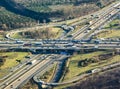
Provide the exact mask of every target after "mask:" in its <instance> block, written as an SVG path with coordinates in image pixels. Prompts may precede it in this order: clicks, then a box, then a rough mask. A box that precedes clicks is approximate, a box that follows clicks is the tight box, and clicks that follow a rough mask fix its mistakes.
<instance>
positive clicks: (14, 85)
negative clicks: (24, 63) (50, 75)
mask: <svg viewBox="0 0 120 89" xmlns="http://www.w3.org/2000/svg"><path fill="white" fill-rule="evenodd" d="M57 57H59V58H61V57H60V56H58V55H57ZM62 58H63V56H62ZM47 59H49V60H47ZM47 59H46V60H43V61H42V62H40V63H38V64H37V65H36V66H34V67H33V68H31V69H30V70H29V71H26V72H25V73H23V74H22V75H21V76H19V77H18V78H17V79H16V80H14V81H13V82H12V83H10V84H8V85H7V86H6V87H5V88H4V89H17V88H18V87H19V85H20V84H22V83H23V82H24V81H26V80H28V79H30V78H32V77H33V75H35V74H36V73H38V72H40V71H42V70H43V69H44V68H45V67H46V66H49V65H50V64H51V63H53V62H54V61H55V60H56V59H51V58H47ZM27 76H29V77H27Z"/></svg>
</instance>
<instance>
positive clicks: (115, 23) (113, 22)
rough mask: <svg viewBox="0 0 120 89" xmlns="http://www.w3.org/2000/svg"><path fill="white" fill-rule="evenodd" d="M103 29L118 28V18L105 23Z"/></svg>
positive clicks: (119, 23) (119, 25) (119, 20)
mask: <svg viewBox="0 0 120 89" xmlns="http://www.w3.org/2000/svg"><path fill="white" fill-rule="evenodd" d="M104 28H105V29H108V28H112V29H120V19H115V20H113V21H111V22H110V23H109V24H107V25H106V26H105V27H104Z"/></svg>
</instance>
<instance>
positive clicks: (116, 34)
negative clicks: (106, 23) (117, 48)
mask: <svg viewBox="0 0 120 89" xmlns="http://www.w3.org/2000/svg"><path fill="white" fill-rule="evenodd" d="M95 37H97V38H120V30H108V31H106V32H100V33H98V34H97V35H96V36H95Z"/></svg>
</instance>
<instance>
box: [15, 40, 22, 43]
mask: <svg viewBox="0 0 120 89" xmlns="http://www.w3.org/2000/svg"><path fill="white" fill-rule="evenodd" d="M23 43H24V42H23V41H20V40H16V44H23Z"/></svg>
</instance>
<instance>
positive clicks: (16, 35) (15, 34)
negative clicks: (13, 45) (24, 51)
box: [11, 33, 24, 39]
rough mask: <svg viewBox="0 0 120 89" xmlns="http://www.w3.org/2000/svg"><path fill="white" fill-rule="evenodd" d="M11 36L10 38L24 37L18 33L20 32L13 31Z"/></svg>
mask: <svg viewBox="0 0 120 89" xmlns="http://www.w3.org/2000/svg"><path fill="white" fill-rule="evenodd" d="M11 37H12V38H16V39H22V38H24V37H22V36H21V35H20V33H14V34H13V35H12V36H11Z"/></svg>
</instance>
